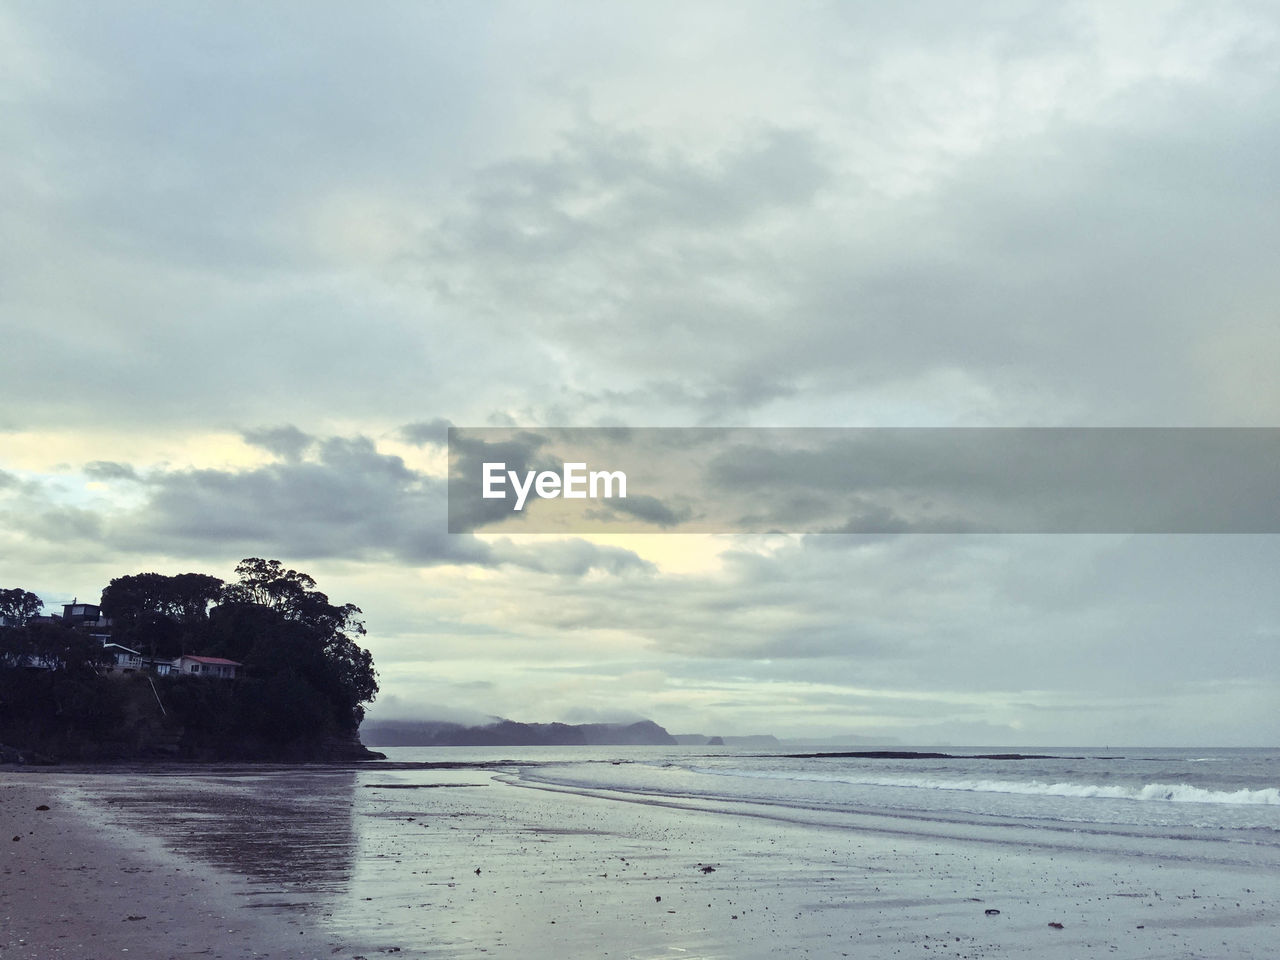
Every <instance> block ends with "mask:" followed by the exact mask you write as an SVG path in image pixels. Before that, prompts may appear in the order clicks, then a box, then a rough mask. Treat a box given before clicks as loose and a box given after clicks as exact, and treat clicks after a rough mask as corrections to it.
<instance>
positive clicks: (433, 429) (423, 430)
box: [398, 417, 453, 447]
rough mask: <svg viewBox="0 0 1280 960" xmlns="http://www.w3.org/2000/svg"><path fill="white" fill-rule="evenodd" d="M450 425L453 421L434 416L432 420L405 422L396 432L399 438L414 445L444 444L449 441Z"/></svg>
mask: <svg viewBox="0 0 1280 960" xmlns="http://www.w3.org/2000/svg"><path fill="white" fill-rule="evenodd" d="M452 426H453V423H452V422H450V421H449V420H446V419H445V418H444V417H436V418H435V419H434V420H421V421H418V422H416V423H406V424H405V425H404V426H403V427H401V428H400V430H399V431H398V433H399V436H400V439H401V440H404V441H405V442H406V443H412V444H414V445H416V446H420V447H425V446H444V445H445V444H446V443H448V442H449V428H450V427H452Z"/></svg>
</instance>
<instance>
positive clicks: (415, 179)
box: [0, 0, 1280, 746]
mask: <svg viewBox="0 0 1280 960" xmlns="http://www.w3.org/2000/svg"><path fill="white" fill-rule="evenodd" d="M1277 116H1280V9H1277V7H1276V6H1275V5H1274V4H1271V3H1262V2H1259V3H1252V2H1224V3H1215V4H1204V3H1195V2H1191V3H1174V2H1170V3H1165V2H1132V3H1124V4H1116V3H1109V2H1098V3H1076V2H1051V3H1035V2H1023V3H1015V2H978V3H965V4H958V3H951V2H921V3H915V4H911V5H900V4H883V3H870V2H866V3H858V2H843V3H821V2H810V3H796V4H790V3H788V4H782V3H749V2H735V3H732V4H727V3H724V4H722V3H714V2H706V3H699V4H687V3H663V2H645V3H638V2H636V3H630V2H619V3H613V4H605V5H601V4H591V3H586V2H556V3H551V2H531V3H490V4H482V5H477V4H463V3H453V4H445V3H439V4H423V3H393V2H386V3H379V4H374V5H351V4H339V3H327V2H320V3H316V2H305V3H304V2H298V3H285V2H267V3H261V4H172V3H161V2H154V3H121V2H104V3H95V4H83V3H70V2H52V3H51V2H47V0H41V2H35V0H33V2H14V0H0V211H2V213H0V343H2V344H3V346H2V347H0V586H3V587H21V588H24V589H28V590H32V591H34V592H36V593H37V594H39V595H40V596H41V598H42V599H44V600H45V602H46V603H47V604H49V605H51V606H52V607H56V606H57V605H59V604H61V603H64V602H69V601H70V600H71V599H72V598H73V597H74V598H78V599H79V600H81V601H82V602H83V601H86V600H89V601H92V600H95V599H96V598H97V596H98V594H99V593H100V591H101V589H102V587H103V586H105V585H106V583H107V582H108V581H109V580H110V579H111V578H112V577H115V576H121V575H124V574H130V573H138V572H143V571H156V572H160V573H166V574H175V573H181V572H187V571H197V572H203V573H211V574H214V575H217V576H221V577H224V578H227V579H230V578H231V577H232V571H233V568H234V566H235V564H236V563H237V561H239V560H240V559H241V558H243V557H250V556H260V557H268V558H277V559H280V560H282V561H283V562H285V563H286V564H287V565H289V566H291V567H294V568H296V569H299V570H303V571H305V572H308V573H310V574H311V575H313V576H314V577H315V578H316V580H317V581H318V583H319V587H320V589H322V590H324V591H325V592H326V593H328V595H329V596H330V597H331V599H333V600H334V601H335V602H340V603H344V602H351V603H354V604H356V605H357V606H359V607H361V609H362V610H363V611H364V615H365V620H366V624H367V627H368V635H367V636H366V638H365V641H366V643H367V646H368V647H369V649H370V650H371V651H372V653H373V655H374V659H375V661H376V664H377V667H378V670H379V674H380V679H381V685H382V690H381V693H380V694H379V696H378V699H377V701H376V702H375V703H374V704H373V705H372V707H371V709H370V717H371V718H375V719H398V718H414V717H429V718H436V719H455V720H460V721H466V722H473V721H477V720H480V719H482V718H484V717H488V716H495V715H501V716H505V717H510V718H512V719H516V720H524V721H553V720H559V721H565V722H585V721H629V720H635V719H639V718H641V717H644V718H651V719H653V720H655V721H657V722H658V723H661V724H662V725H664V726H665V727H667V728H668V729H669V730H671V731H672V732H675V733H705V734H721V735H726V734H727V735H742V734H756V733H773V734H776V735H778V736H786V737H801V738H816V737H828V736H840V735H856V736H861V737H870V738H881V739H884V740H886V741H887V740H889V739H890V738H892V739H893V740H894V741H896V742H900V743H918V744H938V743H951V744H957V745H961V744H983V745H985V744H992V745H1001V744H1008V745H1018V744H1025V745H1092V744H1100V745H1101V744H1109V745H1122V744H1131V745H1151V746H1162V745H1168V746H1177V745H1189V746H1199V745H1228V746H1230V745H1238V746H1249V745H1274V744H1275V743H1276V742H1277V740H1278V739H1280V710H1277V709H1276V708H1277V705H1280V653H1278V651H1280V591H1277V589H1276V581H1277V573H1278V572H1280V539H1278V538H1277V536H1275V535H1260V534H1259V535H1250V534H1236V535H1205V534H1200V535H1157V534H1146V535H1131V534H1122V533H1113V534H1097V535H1076V534H1040V535H1031V534H1028V535H1014V534H993V535H988V534H958V535H942V534H936V535H935V534H924V533H909V534H903V535H897V536H876V537H867V536H851V535H850V536H845V535H826V536H823V535H799V534H777V535H741V534H739V535H693V534H666V535H646V534H590V535H581V536H549V535H533V534H506V533H502V532H497V533H492V534H489V533H476V534H473V533H464V534H450V533H448V532H447V525H446V489H447V476H446V472H447V470H446V468H447V456H446V452H445V447H444V446H443V443H444V438H445V434H446V429H447V427H448V426H449V425H456V426H461V427H522V428H532V429H537V428H547V427H562V426H572V427H596V426H609V427H617V426H631V427H695V426H696V427H707V426H735V427H736V426H744V427H787V428H791V427H921V426H927V427H1011V426H1019V427H1021V426H1034V427H1064V426H1067V427H1273V426H1277V425H1280V378H1277V377H1276V376H1275V371H1276V370H1277V369H1280V323H1278V322H1277V320H1278V319H1280V318H1278V317H1277V313H1276V304H1277V303H1280V272H1278V271H1276V269H1275V266H1274V264H1275V260H1276V252H1277V250H1280V218H1277V217H1276V216H1275V197H1276V196H1277V195H1280V124H1278V123H1277V122H1276V120H1275V118H1276V117H1277ZM1153 483H1154V484H1155V486H1157V487H1158V480H1157V481H1153ZM1210 495H1211V493H1210Z"/></svg>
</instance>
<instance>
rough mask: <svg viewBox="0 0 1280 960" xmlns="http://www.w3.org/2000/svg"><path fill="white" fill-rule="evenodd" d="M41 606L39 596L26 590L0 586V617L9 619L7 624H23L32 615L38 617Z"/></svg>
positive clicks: (16, 625)
mask: <svg viewBox="0 0 1280 960" xmlns="http://www.w3.org/2000/svg"><path fill="white" fill-rule="evenodd" d="M43 608H44V604H43V603H41V601H40V598H39V597H37V596H36V595H35V594H34V593H31V592H30V591H28V590H23V589H21V588H20V587H13V588H12V589H7V590H6V589H2V588H0V617H4V618H5V620H7V621H9V624H8V625H9V626H14V627H22V626H25V625H26V623H27V621H28V620H30V619H31V618H32V617H38V616H39V615H40V611H41V610H42V609H43Z"/></svg>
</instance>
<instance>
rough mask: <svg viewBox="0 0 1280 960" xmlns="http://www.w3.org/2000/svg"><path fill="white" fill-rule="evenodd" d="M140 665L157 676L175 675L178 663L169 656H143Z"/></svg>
mask: <svg viewBox="0 0 1280 960" xmlns="http://www.w3.org/2000/svg"><path fill="white" fill-rule="evenodd" d="M142 666H143V669H145V670H146V671H147V672H148V673H154V674H155V675H156V676H157V677H176V676H177V675H178V665H177V663H176V661H174V660H173V659H172V658H171V657H143V658H142Z"/></svg>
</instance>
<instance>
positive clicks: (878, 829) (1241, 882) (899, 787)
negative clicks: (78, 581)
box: [45, 746, 1280, 960]
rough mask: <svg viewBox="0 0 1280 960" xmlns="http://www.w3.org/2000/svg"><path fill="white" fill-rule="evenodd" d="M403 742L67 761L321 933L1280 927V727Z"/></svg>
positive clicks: (442, 959) (181, 847)
mask: <svg viewBox="0 0 1280 960" xmlns="http://www.w3.org/2000/svg"><path fill="white" fill-rule="evenodd" d="M904 749H911V748H904ZM921 749H922V750H928V749H929V748H921ZM385 752H386V754H387V757H388V759H387V760H386V761H384V762H375V763H368V764H359V765H354V766H346V765H340V766H333V765H324V764H299V765H225V766H221V765H195V766H193V765H186V764H175V765H172V767H157V766H153V765H148V766H146V767H137V768H107V769H104V768H91V769H86V770H84V771H79V772H77V771H66V772H62V773H49V774H45V776H47V777H50V778H52V779H53V780H56V782H58V783H60V784H62V786H63V789H64V790H65V794H66V796H67V797H68V798H69V799H71V800H73V801H74V802H75V803H78V804H79V805H80V806H81V807H83V808H84V809H85V811H86V812H87V813H88V815H89V816H91V817H94V818H98V817H104V818H105V820H106V822H107V823H109V824H112V825H114V826H115V827H119V828H123V829H124V830H125V831H126V832H127V835H128V837H129V838H130V841H129V842H130V845H131V846H136V845H138V844H139V842H140V841H143V840H145V841H147V842H148V843H151V844H154V845H159V846H160V847H162V848H163V849H165V850H167V851H169V852H170V853H171V854H177V855H178V857H179V858H180V859H179V860H178V863H179V864H186V866H184V869H191V865H193V864H204V865H208V866H211V867H213V868H216V869H217V870H219V871H222V872H223V873H224V874H230V875H231V877H229V878H226V879H225V880H224V882H227V883H228V884H230V887H229V888H230V889H235V890H238V891H239V893H238V894H237V896H238V897H240V898H242V902H243V904H244V905H245V906H246V907H260V908H263V909H265V910H268V911H272V912H277V913H281V912H282V913H284V914H287V915H288V916H289V917H290V918H291V921H292V922H295V923H297V924H298V925H299V927H300V929H303V930H310V931H312V932H313V934H314V935H315V936H317V937H319V938H320V939H321V941H323V943H322V945H323V946H324V950H322V951H320V953H314V954H308V955H309V956H310V955H316V956H318V955H320V954H321V953H323V954H324V955H335V956H343V955H345V956H373V955H375V954H377V953H379V952H382V951H386V952H396V953H398V954H399V955H401V956H404V957H413V958H423V960H450V958H457V957H468V956H476V955H478V954H480V953H486V954H487V955H491V956H492V955H508V956H521V957H533V958H535V960H550V958H556V960H560V958H563V957H573V958H577V957H584V958H585V957H604V956H605V954H606V953H607V954H608V956H609V957H611V958H614V957H619V958H624V960H658V958H668V957H673V956H680V957H685V958H688V957H697V958H700V960H709V958H715V960H755V958H764V957H770V958H772V957H776V956H788V957H791V956H801V955H806V954H807V955H810V956H840V955H849V956H862V957H867V958H875V960H879V958H885V960H889V958H893V957H897V956H899V955H900V954H901V952H902V951H903V950H905V949H907V948H911V949H912V950H914V949H915V948H916V947H920V948H921V950H923V948H924V947H925V946H929V945H930V943H929V942H927V937H926V935H928V936H929V937H935V938H936V937H937V936H938V935H940V933H943V934H945V935H946V939H947V942H948V944H949V949H951V951H952V953H955V952H957V951H958V952H959V955H960V956H962V957H968V956H972V957H993V956H1002V957H1028V958H1030V957H1035V958H1037V960H1039V958H1042V957H1045V956H1053V957H1062V958H1065V957H1068V956H1072V957H1074V956H1102V955H1110V956H1119V957H1129V958H1142V960H1148V958H1154V957H1161V958H1182V957H1187V958H1191V957H1206V956H1221V957H1241V958H1245V957H1247V958H1261V957H1270V956H1274V950H1273V948H1272V945H1273V944H1274V941H1275V936H1276V934H1277V931H1280V915H1277V912H1276V909H1275V906H1274V905H1275V904H1276V903H1280V881H1277V879H1276V878H1277V877H1280V750H1205V749H1195V750H1149V749H1138V750H1097V749H1062V750H1046V749H1035V750H1030V749H1027V750H1011V749H1009V748H998V749H984V748H969V749H964V748H948V749H947V750H945V751H944V752H946V753H949V754H953V756H951V757H947V758H927V757H919V756H916V757H908V758H901V759H894V758H887V757H856V756H844V757H841V756H817V757H792V756H785V755H783V753H782V751H772V752H768V751H752V750H741V749H731V748H706V747H688V746H682V747H588V748H545V749H543V748H520V747H494V748H470V747H465V748H464V747H457V748H412V747H400V748H386V750H385ZM997 753H998V754H1009V753H1018V754H1021V755H1022V756H1021V758H1019V759H1009V758H1004V759H1002V758H996V757H987V756H981V754H997ZM1030 754H1041V755H1042V756H1029V755H1030ZM51 782H52V780H51ZM161 863H162V864H163V865H164V869H172V865H171V864H170V863H169V861H167V860H164V859H162V860H161ZM989 909H991V910H994V911H995V914H994V916H993V915H991V914H988V913H987V911H988V910H989ZM1050 920H1052V921H1055V922H1060V923H1064V929H1066V930H1068V931H1070V933H1069V934H1066V935H1065V939H1063V940H1062V942H1061V946H1062V951H1060V952H1058V953H1045V952H1044V949H1045V946H1046V944H1045V942H1044V941H1043V937H1044V933H1043V931H1045V930H1046V929H1049V928H1047V927H1046V923H1047V922H1048V921H1050ZM837 941H839V942H841V943H842V944H845V945H846V946H845V947H842V948H841V950H840V951H839V952H837V953H833V952H831V951H832V944H833V943H835V942H837ZM344 944H345V945H346V946H345V947H341V948H340V945H344ZM600 944H607V945H608V949H607V950H602V949H601V948H600V946H599V945H600ZM933 945H934V946H936V945H937V943H936V939H935V941H933ZM347 948H349V949H347ZM344 950H345V952H344ZM849 951H852V952H849ZM919 955H924V954H923V953H920V954H919ZM929 955H933V954H932V953H930V954H929ZM947 955H951V954H950V953H949V954H947Z"/></svg>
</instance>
